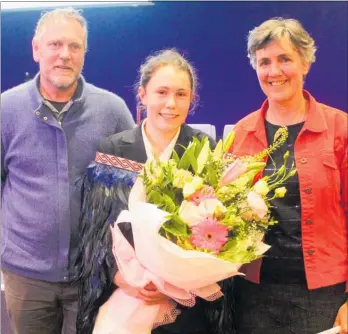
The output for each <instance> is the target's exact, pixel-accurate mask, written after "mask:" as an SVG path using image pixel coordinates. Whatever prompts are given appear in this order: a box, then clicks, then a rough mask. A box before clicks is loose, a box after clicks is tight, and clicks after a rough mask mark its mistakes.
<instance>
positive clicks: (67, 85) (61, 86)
mask: <svg viewBox="0 0 348 334" xmlns="http://www.w3.org/2000/svg"><path fill="white" fill-rule="evenodd" d="M79 78H80V74H78V75H76V76H75V78H72V79H71V81H69V82H59V81H58V80H52V79H49V81H50V83H51V84H52V85H53V86H55V87H56V88H58V89H59V90H66V89H69V88H71V87H72V86H74V84H75V83H76V82H77V81H78V80H79Z"/></svg>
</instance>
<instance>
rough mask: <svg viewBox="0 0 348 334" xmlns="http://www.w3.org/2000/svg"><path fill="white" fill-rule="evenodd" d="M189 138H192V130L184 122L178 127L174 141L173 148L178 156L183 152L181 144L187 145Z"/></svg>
mask: <svg viewBox="0 0 348 334" xmlns="http://www.w3.org/2000/svg"><path fill="white" fill-rule="evenodd" d="M191 140H192V130H191V128H190V127H189V126H187V125H186V124H183V125H182V126H181V129H180V134H179V137H178V140H177V141H176V144H175V147H174V150H175V151H176V153H177V154H178V156H179V157H180V158H181V157H182V155H183V154H184V152H185V150H184V148H183V146H184V147H187V146H188V144H189V143H190V141H191Z"/></svg>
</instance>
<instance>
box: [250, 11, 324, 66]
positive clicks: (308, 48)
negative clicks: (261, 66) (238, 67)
mask: <svg viewBox="0 0 348 334" xmlns="http://www.w3.org/2000/svg"><path fill="white" fill-rule="evenodd" d="M282 37H288V38H289V40H290V41H291V43H292V44H293V46H294V47H295V48H296V50H297V51H298V53H299V55H300V57H301V59H302V62H303V63H304V64H308V65H311V64H312V63H314V62H315V53H316V51H317V47H316V45H315V42H314V40H313V38H312V37H311V36H310V35H309V33H308V32H307V31H306V30H305V29H304V28H303V26H302V25H301V23H300V22H299V21H297V20H295V19H285V18H282V17H276V18H273V19H270V20H267V21H265V22H263V23H262V24H261V25H259V26H257V27H255V28H254V29H253V30H251V31H249V34H248V58H249V59H250V64H251V66H252V67H253V68H254V69H255V68H256V51H257V50H260V49H263V48H264V47H265V46H266V45H267V44H268V43H270V42H272V41H274V40H279V39H281V38H282Z"/></svg>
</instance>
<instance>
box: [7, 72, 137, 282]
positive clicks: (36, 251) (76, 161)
mask: <svg viewBox="0 0 348 334" xmlns="http://www.w3.org/2000/svg"><path fill="white" fill-rule="evenodd" d="M38 82H39V74H38V75H37V76H36V77H35V78H34V79H33V80H31V81H29V82H26V83H24V84H21V85H19V86H17V87H14V88H12V89H10V90H8V91H6V92H5V93H3V94H2V95H1V112H2V115H1V116H2V122H1V123H2V124H1V126H2V146H1V157H2V159H1V167H2V168H1V180H2V185H1V188H2V194H1V198H2V233H1V236H2V249H1V265H2V267H3V268H4V269H5V270H9V271H11V272H14V273H16V274H19V275H23V276H26V277H30V278H35V279H41V280H46V281H52V282H59V281H69V279H70V278H71V274H72V264H73V263H74V261H75V256H76V253H77V243H78V219H79V214H80V200H81V194H80V193H81V188H80V186H81V183H82V178H83V175H84V172H85V169H86V167H87V165H88V164H89V163H90V162H91V161H92V160H94V157H95V152H96V150H97V148H98V146H99V141H100V139H101V138H103V137H106V136H109V135H112V134H114V133H117V132H120V131H123V130H127V129H131V128H133V127H134V121H133V118H132V115H131V113H130V112H129V110H128V108H127V106H126V104H125V102H124V101H123V100H122V99H121V98H120V97H118V96H116V95H115V94H113V93H111V92H108V91H106V90H102V89H100V88H97V87H95V86H93V85H91V84H88V83H86V82H85V80H84V78H83V77H81V79H80V82H79V88H80V89H79V94H76V95H77V96H76V98H74V99H73V104H72V106H71V107H70V109H69V111H68V112H67V114H66V116H65V118H64V120H63V122H62V126H60V125H59V124H58V122H57V120H56V119H55V118H54V116H53V115H52V112H51V111H50V109H49V108H48V107H47V106H46V105H44V104H43V99H42V96H41V95H40V93H39V90H38Z"/></svg>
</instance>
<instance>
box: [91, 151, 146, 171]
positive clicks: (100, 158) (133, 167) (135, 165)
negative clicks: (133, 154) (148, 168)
mask: <svg viewBox="0 0 348 334" xmlns="http://www.w3.org/2000/svg"><path fill="white" fill-rule="evenodd" d="M95 161H96V162H98V163H101V164H104V165H109V166H114V167H117V168H121V169H127V170H130V171H132V172H138V173H139V172H140V171H141V170H142V169H143V164H141V163H139V162H136V161H133V160H128V159H126V158H120V157H116V156H115V155H109V154H105V153H100V152H97V154H96V157H95Z"/></svg>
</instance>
